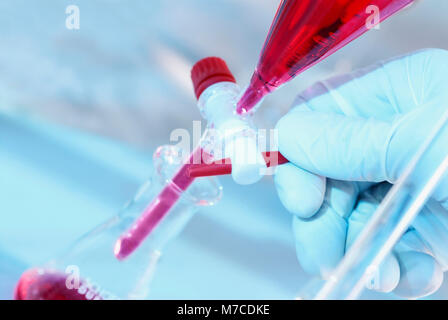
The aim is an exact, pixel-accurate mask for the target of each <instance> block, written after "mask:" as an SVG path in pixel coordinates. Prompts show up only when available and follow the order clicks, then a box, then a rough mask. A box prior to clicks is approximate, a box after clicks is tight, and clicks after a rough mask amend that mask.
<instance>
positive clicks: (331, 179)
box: [275, 49, 448, 298]
mask: <svg viewBox="0 0 448 320" xmlns="http://www.w3.org/2000/svg"><path fill="white" fill-rule="evenodd" d="M447 74H448V52H447V51H443V50H438V49H431V50H425V51H420V52H417V53H414V54H411V55H409V56H405V57H401V58H398V59H395V60H391V61H389V62H385V63H380V64H378V65H374V66H372V67H370V68H368V69H365V70H361V71H357V72H354V73H351V74H349V75H345V76H339V77H335V78H332V79H330V80H327V81H324V82H320V83H317V84H316V85H314V86H313V87H311V88H310V89H308V90H306V91H305V92H304V93H303V94H302V95H300V96H299V97H298V100H297V103H296V107H295V108H294V109H292V110H291V111H290V112H289V113H288V114H287V115H286V116H284V117H283V118H282V119H281V120H280V121H279V123H278V125H277V129H278V135H279V150H280V152H281V153H282V154H283V155H284V156H285V157H286V158H287V159H289V160H290V161H291V163H290V164H287V165H283V166H280V167H278V168H277V172H276V176H275V182H276V187H277V190H278V194H279V197H280V199H281V201H282V203H283V204H284V206H285V207H286V208H287V209H288V210H289V211H290V212H292V213H293V214H294V218H293V230H294V235H295V239H296V247H297V256H298V259H299V262H300V263H301V265H302V267H303V268H304V270H305V271H307V272H309V273H311V274H314V275H320V276H322V277H324V278H325V277H326V276H327V275H328V274H329V272H330V271H331V270H332V269H334V268H335V267H336V266H337V264H338V262H339V261H340V260H341V259H342V257H343V255H344V253H345V251H346V250H347V248H348V247H349V246H350V245H351V244H352V243H353V242H354V240H355V238H356V236H357V235H358V234H359V232H360V231H361V229H362V228H363V226H364V225H365V223H366V222H367V221H368V219H369V217H370V215H371V214H373V212H374V211H375V209H376V207H377V206H378V204H379V203H380V202H381V200H382V198H383V197H384V195H385V194H386V193H387V191H388V189H389V188H390V184H393V183H394V182H395V181H397V179H398V177H399V176H400V174H401V173H402V172H403V170H404V169H405V168H406V165H407V164H408V163H409V161H410V160H411V158H412V157H413V155H414V154H415V153H416V151H417V150H418V149H419V147H420V146H421V144H422V142H423V141H424V140H425V138H427V136H428V134H429V133H430V132H431V129H432V128H433V127H434V126H435V124H436V123H437V122H438V121H439V120H440V119H441V118H442V117H443V116H444V115H445V116H446V114H447V112H448V81H447V80H446V76H447ZM445 128H446V129H444V132H443V135H442V137H441V138H440V139H438V140H437V143H435V144H434V145H433V146H432V147H431V148H430V150H429V151H428V156H427V157H425V158H426V159H429V160H427V161H429V162H428V163H425V166H423V167H424V168H429V167H430V166H435V165H437V164H439V163H440V162H441V161H442V159H443V158H444V157H445V156H446V155H447V154H448V126H445ZM426 164H427V165H426ZM425 171H427V170H425V169H423V170H420V171H419V172H417V173H416V175H415V177H414V179H415V182H418V181H421V179H424V178H425V177H427V174H428V173H427V172H425ZM447 269H448V177H445V178H444V180H443V181H442V183H441V184H440V185H439V187H438V188H437V190H436V192H435V193H434V194H433V197H432V199H431V200H430V201H429V202H428V204H427V205H426V206H425V208H424V210H423V212H421V213H420V215H419V217H418V218H417V219H416V221H415V222H414V223H413V228H411V229H410V230H408V232H407V233H406V234H405V235H404V236H403V237H402V239H401V240H400V242H399V243H398V245H397V246H396V248H395V250H394V252H393V253H392V254H391V255H390V256H389V257H388V258H387V259H385V261H384V262H383V264H382V265H381V267H380V269H379V274H378V275H377V276H376V277H375V279H374V281H373V283H371V284H369V286H368V287H370V288H372V289H375V290H378V291H381V292H391V291H394V293H396V294H397V295H399V296H402V297H407V298H418V297H422V296H425V295H428V294H431V293H433V292H434V291H436V290H437V289H438V288H439V287H440V285H441V283H442V281H443V271H445V270H447Z"/></svg>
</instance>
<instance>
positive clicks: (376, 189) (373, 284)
mask: <svg viewBox="0 0 448 320" xmlns="http://www.w3.org/2000/svg"><path fill="white" fill-rule="evenodd" d="M389 188H390V185H389V184H387V183H382V184H379V185H375V186H373V187H371V188H369V189H368V190H366V191H364V192H363V193H362V194H361V195H360V196H359V199H358V203H357V205H356V208H355V209H354V210H353V212H352V214H351V215H350V217H349V219H348V231H347V241H346V250H349V249H350V247H351V246H352V244H353V243H354V242H355V240H356V238H357V237H358V236H359V234H360V233H361V231H362V230H363V229H364V227H365V225H366V224H367V223H368V221H369V220H370V218H371V216H372V215H373V213H374V212H375V210H376V209H377V208H378V205H379V204H380V202H381V200H382V198H383V197H384V195H385V194H386V193H387V192H388V190H389ZM399 280H400V267H399V264H398V260H397V258H396V257H395V255H394V254H393V253H390V254H389V255H388V256H387V257H386V258H385V259H384V261H383V262H382V263H381V265H380V266H379V268H378V269H377V270H375V272H374V274H373V276H372V278H371V280H370V282H369V283H367V285H366V287H367V288H368V289H371V290H375V291H379V292H391V291H392V290H394V289H395V287H396V286H397V285H398V282H399Z"/></svg>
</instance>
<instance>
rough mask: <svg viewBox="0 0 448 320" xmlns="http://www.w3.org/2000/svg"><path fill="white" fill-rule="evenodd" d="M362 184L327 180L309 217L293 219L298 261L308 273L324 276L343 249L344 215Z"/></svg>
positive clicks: (354, 201)
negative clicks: (323, 196)
mask: <svg viewBox="0 0 448 320" xmlns="http://www.w3.org/2000/svg"><path fill="white" fill-rule="evenodd" d="M365 187H366V186H365V185H360V184H357V183H351V182H347V181H334V180H327V190H326V193H325V199H324V201H323V204H322V206H321V208H320V209H319V211H318V212H317V214H315V215H314V216H313V217H312V218H308V219H302V218H299V217H297V216H295V217H294V220H293V231H294V236H295V240H296V250H297V257H298V260H299V262H300V264H301V266H302V267H303V269H304V270H305V271H306V272H307V273H310V274H313V275H319V276H322V277H326V276H328V275H329V274H330V272H331V271H332V270H333V269H334V268H335V267H336V266H337V264H338V263H339V261H340V260H341V258H342V257H343V255H344V252H345V238H346V231H347V222H346V217H347V216H348V215H349V214H350V212H351V211H352V210H353V207H354V205H355V203H356V199H357V197H358V193H359V191H360V190H363V188H365Z"/></svg>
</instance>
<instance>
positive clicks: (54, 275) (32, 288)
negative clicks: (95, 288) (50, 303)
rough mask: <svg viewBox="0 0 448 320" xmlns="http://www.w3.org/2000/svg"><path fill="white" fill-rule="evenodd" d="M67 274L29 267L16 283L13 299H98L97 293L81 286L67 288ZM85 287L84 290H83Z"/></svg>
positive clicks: (81, 284)
mask: <svg viewBox="0 0 448 320" xmlns="http://www.w3.org/2000/svg"><path fill="white" fill-rule="evenodd" d="M67 276H68V275H67V274H64V273H62V272H59V271H50V270H43V269H31V270H28V271H26V272H24V273H23V275H22V276H21V277H20V280H19V282H18V283H17V286H16V289H15V292H14V299H15V300H94V299H95V300H98V299H100V300H101V299H102V298H101V297H100V296H99V295H98V294H96V293H94V292H92V291H91V290H89V289H88V288H87V287H85V286H83V283H82V281H81V282H80V284H79V288H78V289H75V288H69V287H68V286H67V284H66V280H67ZM84 289H86V290H84Z"/></svg>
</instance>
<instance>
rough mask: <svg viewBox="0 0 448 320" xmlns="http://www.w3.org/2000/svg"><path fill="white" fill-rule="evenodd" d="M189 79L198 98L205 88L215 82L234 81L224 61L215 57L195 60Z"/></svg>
mask: <svg viewBox="0 0 448 320" xmlns="http://www.w3.org/2000/svg"><path fill="white" fill-rule="evenodd" d="M191 80H192V81H193V86H194V92H195V94H196V98H198V99H199V97H200V96H201V94H202V92H204V90H205V89H207V88H208V87H210V86H211V85H213V84H215V83H218V82H233V83H236V80H235V78H234V77H233V75H232V73H231V72H230V70H229V68H228V67H227V64H226V62H225V61H224V60H222V59H221V58H217V57H209V58H204V59H202V60H200V61H198V62H196V64H195V65H194V66H193V69H191Z"/></svg>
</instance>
